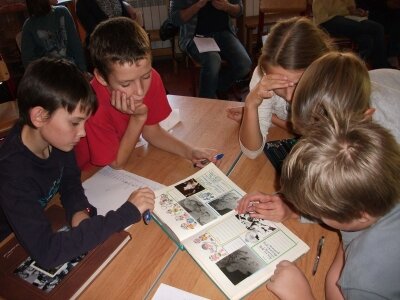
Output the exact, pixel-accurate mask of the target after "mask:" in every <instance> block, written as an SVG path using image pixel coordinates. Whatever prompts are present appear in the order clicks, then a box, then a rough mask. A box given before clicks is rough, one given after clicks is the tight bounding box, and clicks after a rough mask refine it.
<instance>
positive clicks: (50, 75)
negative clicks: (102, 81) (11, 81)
mask: <svg viewBox="0 0 400 300" xmlns="http://www.w3.org/2000/svg"><path fill="white" fill-rule="evenodd" d="M17 103H18V110H19V115H20V120H19V121H20V123H21V124H23V125H25V124H27V125H29V126H31V127H33V128H35V126H34V125H33V124H32V121H31V119H30V116H29V112H30V110H31V109H32V108H33V107H36V106H41V107H43V108H44V109H45V110H46V111H47V112H48V113H49V115H51V114H52V113H53V112H54V111H55V110H57V109H58V108H60V107H63V108H65V109H66V110H67V111H68V112H69V113H72V112H73V111H74V110H75V108H76V107H77V106H78V104H80V105H81V110H82V111H84V112H85V113H86V114H87V115H89V114H91V113H94V112H95V111H96V110H97V99H96V96H95V95H94V93H93V91H92V88H91V86H90V84H89V82H88V81H87V80H86V78H85V77H84V75H83V73H82V72H81V71H80V70H79V69H78V67H76V66H75V64H73V63H72V62H69V61H67V60H65V59H59V58H57V59H56V58H48V57H44V58H40V59H38V60H36V61H34V62H32V63H31V64H29V66H28V68H27V69H26V71H25V74H24V76H23V77H22V79H21V82H20V84H19V86H18V92H17Z"/></svg>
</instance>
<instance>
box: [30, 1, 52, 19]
mask: <svg viewBox="0 0 400 300" xmlns="http://www.w3.org/2000/svg"><path fill="white" fill-rule="evenodd" d="M26 8H27V9H28V13H29V15H30V16H31V17H32V16H35V17H40V16H45V15H47V14H48V13H49V12H50V10H51V5H50V1H49V0H26Z"/></svg>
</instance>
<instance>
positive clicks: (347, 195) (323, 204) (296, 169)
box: [281, 120, 400, 222]
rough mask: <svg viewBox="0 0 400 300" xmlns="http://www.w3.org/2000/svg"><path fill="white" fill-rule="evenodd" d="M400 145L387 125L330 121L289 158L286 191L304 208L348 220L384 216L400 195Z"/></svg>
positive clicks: (285, 167)
mask: <svg viewBox="0 0 400 300" xmlns="http://www.w3.org/2000/svg"><path fill="white" fill-rule="evenodd" d="M399 174H400V149H399V145H398V144H397V143H396V141H395V139H394V137H393V136H392V135H391V134H390V133H389V132H388V131H387V130H386V129H384V128H383V127H381V126H380V125H378V124H375V123H374V122H372V121H367V120H360V121H354V120H343V121H336V120H331V121H328V120H326V121H325V122H320V123H318V126H316V127H314V128H312V129H311V130H310V132H309V133H308V134H307V135H306V136H304V137H302V138H301V139H300V140H299V142H298V143H297V144H296V145H295V146H294V147H293V149H292V150H291V152H290V154H289V156H288V157H287V158H286V160H285V161H284V164H283V167H282V175H281V192H282V193H283V194H284V195H285V197H286V199H287V201H288V202H289V203H291V204H292V205H293V206H294V207H295V208H296V209H297V210H298V211H299V212H301V213H303V214H305V215H309V216H312V217H315V218H328V219H332V220H335V221H338V222H349V221H352V220H354V219H357V218H359V217H361V213H363V212H366V213H368V214H369V215H371V216H375V217H380V216H383V215H385V214H386V213H387V212H389V211H390V210H391V209H392V208H393V207H394V206H395V205H396V204H397V203H398V202H399V198H400V185H399V183H398V181H399V180H398V179H399Z"/></svg>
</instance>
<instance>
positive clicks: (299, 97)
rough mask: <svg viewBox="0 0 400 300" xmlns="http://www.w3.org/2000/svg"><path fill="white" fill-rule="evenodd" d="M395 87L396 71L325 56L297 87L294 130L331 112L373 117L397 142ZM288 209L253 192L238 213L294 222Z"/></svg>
mask: <svg viewBox="0 0 400 300" xmlns="http://www.w3.org/2000/svg"><path fill="white" fill-rule="evenodd" d="M343 74H345V75H343ZM370 75H371V79H370ZM399 82H400V71H398V70H390V69H380V70H373V71H370V72H368V70H367V68H366V66H365V64H364V62H363V61H362V60H361V59H360V58H358V57H357V56H356V55H355V54H352V53H340V52H330V53H327V54H325V55H324V56H322V57H321V58H319V59H317V60H316V61H315V62H313V63H312V64H311V65H310V66H309V67H308V68H307V70H306V71H305V72H304V74H303V76H302V78H301V79H300V81H299V83H298V86H297V88H296V91H295V94H294V97H293V103H292V106H291V107H292V109H291V113H292V118H291V121H292V124H293V128H294V129H295V131H296V132H298V133H300V134H305V135H306V134H307V132H308V130H309V128H312V127H314V126H316V125H315V122H318V119H316V118H315V116H318V115H319V114H320V113H323V112H325V113H326V112H328V111H331V112H332V113H333V114H335V115H337V116H341V117H342V118H358V119H360V118H361V119H362V118H366V119H371V118H372V119H373V120H374V121H376V122H377V123H379V124H380V125H382V126H383V127H385V128H387V129H389V130H390V131H391V133H392V134H393V135H394V136H395V138H396V140H397V141H398V142H400V130H399V126H400V121H399V118H398V116H399V115H400V102H399V101H398V100H399V98H400V88H399V86H398V83H399ZM371 86H372V94H371ZM286 204H287V203H285V201H284V200H283V199H282V198H281V196H280V195H279V194H275V195H268V194H264V193H260V192H257V193H251V194H248V195H246V196H244V197H243V198H242V199H241V201H240V202H239V204H238V207H237V210H238V212H239V213H244V212H251V214H250V215H251V216H253V217H257V218H262V219H270V220H273V221H283V220H285V219H287V218H290V217H298V215H297V214H296V213H293V211H292V209H291V208H290V207H289V206H288V205H286Z"/></svg>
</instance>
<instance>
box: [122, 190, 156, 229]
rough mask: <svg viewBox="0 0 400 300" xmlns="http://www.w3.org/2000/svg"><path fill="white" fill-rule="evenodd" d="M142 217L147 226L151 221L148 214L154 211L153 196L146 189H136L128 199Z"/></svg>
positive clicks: (152, 193)
mask: <svg viewBox="0 0 400 300" xmlns="http://www.w3.org/2000/svg"><path fill="white" fill-rule="evenodd" d="M128 201H129V202H131V203H132V204H133V205H135V206H136V208H137V209H138V210H139V212H140V213H141V214H142V216H143V221H144V222H145V223H146V224H148V223H149V222H150V220H151V214H150V212H151V211H152V210H153V209H154V203H155V194H154V192H153V191H152V190H151V189H149V188H148V187H142V188H138V189H137V190H136V191H134V192H133V193H132V194H131V195H130V196H129V198H128Z"/></svg>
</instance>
